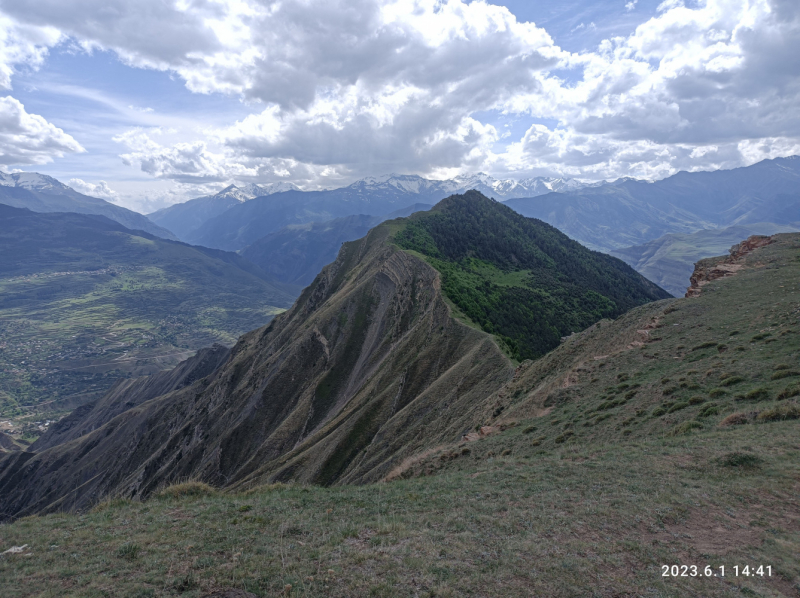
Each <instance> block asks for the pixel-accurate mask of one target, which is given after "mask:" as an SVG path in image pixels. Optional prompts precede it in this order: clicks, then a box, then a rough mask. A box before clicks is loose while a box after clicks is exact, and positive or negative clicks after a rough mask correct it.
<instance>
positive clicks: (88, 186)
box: [67, 179, 119, 202]
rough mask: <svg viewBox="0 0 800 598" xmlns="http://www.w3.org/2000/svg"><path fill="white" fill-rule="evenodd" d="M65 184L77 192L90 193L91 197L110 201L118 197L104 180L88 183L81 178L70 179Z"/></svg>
mask: <svg viewBox="0 0 800 598" xmlns="http://www.w3.org/2000/svg"><path fill="white" fill-rule="evenodd" d="M67 184H68V185H69V186H70V187H72V188H73V189H75V191H77V192H78V193H83V194H84V195H91V196H92V197H99V198H101V199H107V200H109V201H112V202H114V201H116V200H117V199H118V197H119V196H118V194H117V192H116V191H114V190H113V189H112V188H111V187H109V185H108V183H107V182H106V181H97V182H96V183H88V182H86V181H84V180H83V179H70V180H69V182H68V183H67Z"/></svg>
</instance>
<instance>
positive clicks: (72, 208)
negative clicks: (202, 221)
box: [0, 172, 177, 240]
mask: <svg viewBox="0 0 800 598" xmlns="http://www.w3.org/2000/svg"><path fill="white" fill-rule="evenodd" d="M0 204H5V205H8V206H13V207H16V208H27V209H29V210H32V211H34V212H74V213H78V214H97V215H100V216H105V217H106V218H110V219H111V220H113V221H115V222H118V223H119V224H121V225H122V226H124V227H126V228H129V229H132V230H142V231H144V232H147V233H150V234H152V235H156V236H158V237H161V238H162V239H172V240H177V237H176V236H175V235H174V234H173V233H172V232H170V231H168V230H167V229H165V228H162V227H160V226H158V225H156V224H154V223H153V222H152V221H150V220H149V219H148V218H147V217H146V216H143V215H142V214H139V213H137V212H134V211H132V210H128V209H127V208H123V207H120V206H115V205H114V204H112V203H110V202H107V201H106V200H104V199H100V198H98V197H90V196H88V195H83V194H82V193H78V192H77V191H75V190H74V189H73V188H72V187H68V186H67V185H65V184H63V183H61V182H60V181H57V180H56V179H54V178H53V177H49V176H47V175H44V174H39V173H36V172H16V173H12V174H6V173H3V172H0Z"/></svg>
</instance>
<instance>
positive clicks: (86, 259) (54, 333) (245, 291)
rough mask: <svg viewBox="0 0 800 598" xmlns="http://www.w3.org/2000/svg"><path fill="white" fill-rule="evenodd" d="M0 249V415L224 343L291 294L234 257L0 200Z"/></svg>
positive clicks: (101, 387) (69, 404) (86, 391)
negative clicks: (21, 206)
mask: <svg viewBox="0 0 800 598" xmlns="http://www.w3.org/2000/svg"><path fill="white" fill-rule="evenodd" d="M0 254H2V255H3V260H2V262H1V263H0V414H3V415H6V416H8V415H16V416H21V415H23V414H26V413H28V412H30V411H31V409H33V408H36V409H35V410H34V411H35V413H36V419H40V418H39V415H40V414H41V412H42V410H47V409H49V410H52V411H63V410H65V409H70V408H73V407H75V406H77V405H78V404H81V403H84V402H87V401H88V400H92V399H93V398H94V397H96V396H99V394H101V393H102V392H103V391H105V390H106V389H107V388H108V387H109V386H110V385H111V384H112V383H113V381H114V380H115V379H116V378H118V377H119V376H125V375H131V374H137V375H138V374H143V373H150V372H153V371H159V370H162V369H165V368H169V367H172V366H174V365H175V364H177V363H178V362H180V361H181V360H183V359H185V358H186V357H188V356H189V355H191V354H192V353H193V352H194V351H195V350H197V349H198V348H200V347H203V346H208V345H210V344H212V343H213V342H222V343H226V344H233V343H234V342H235V340H236V338H237V337H238V336H239V335H240V334H242V333H243V332H245V331H247V330H250V329H252V328H254V327H257V326H259V325H262V324H264V323H265V322H267V321H268V320H269V319H270V317H271V316H272V315H273V314H276V313H279V312H280V311H282V309H283V308H285V307H288V306H289V304H290V303H291V301H292V297H291V295H289V294H288V293H287V292H285V291H283V290H282V289H280V288H278V287H276V286H274V285H272V284H270V283H269V282H267V281H266V280H264V279H263V278H260V277H259V276H257V274H258V271H257V269H256V268H254V267H253V266H252V265H251V264H249V263H248V262H246V261H245V260H243V259H242V258H240V257H239V256H236V255H235V254H229V253H225V252H220V251H216V250H205V249H203V248H195V247H190V246H188V245H185V244H182V243H177V242H172V241H166V240H163V239H160V238H158V237H155V236H152V235H149V234H147V233H142V232H137V231H131V230H128V229H126V228H124V227H122V226H121V225H118V224H117V223H114V222H112V221H110V220H108V219H105V218H103V217H100V216H89V215H81V214H38V213H33V212H30V211H28V210H20V209H16V208H11V207H7V206H0ZM261 275H262V276H263V273H261ZM22 423H24V422H22ZM17 427H18V428H19V426H17Z"/></svg>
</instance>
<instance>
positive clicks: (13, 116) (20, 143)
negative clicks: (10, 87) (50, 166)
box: [0, 96, 86, 164]
mask: <svg viewBox="0 0 800 598" xmlns="http://www.w3.org/2000/svg"><path fill="white" fill-rule="evenodd" d="M84 151H86V150H84V149H83V147H81V145H80V144H79V143H78V142H77V141H75V139H73V138H72V137H70V136H69V135H67V134H66V133H64V131H62V130H61V129H59V128H58V127H56V126H55V125H53V124H51V123H49V122H47V121H46V120H45V119H44V118H42V117H41V116H39V115H38V114H28V113H27V112H26V111H25V107H24V106H23V105H22V104H21V103H20V102H19V101H18V100H15V99H14V98H12V97H11V96H6V97H0V164H47V163H48V162H52V161H53V159H54V158H60V157H61V156H63V155H64V154H66V153H76V152H84Z"/></svg>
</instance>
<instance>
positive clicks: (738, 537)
mask: <svg viewBox="0 0 800 598" xmlns="http://www.w3.org/2000/svg"><path fill="white" fill-rule="evenodd" d="M736 265H739V266H740V268H739V269H737V271H736V273H735V275H733V276H730V277H726V278H722V279H719V280H716V281H713V282H711V283H709V284H708V285H706V286H704V287H703V290H702V293H701V295H700V297H698V298H693V299H673V300H666V301H660V302H657V303H652V304H648V305H645V306H641V307H638V308H635V309H634V310H632V311H631V312H628V313H627V314H625V315H624V316H623V317H621V318H619V319H617V320H616V321H613V322H610V321H604V322H601V323H600V324H598V325H596V326H593V327H592V328H590V329H589V330H586V331H584V332H582V333H579V334H577V335H575V336H573V337H572V338H570V339H569V340H568V341H566V342H564V343H563V344H561V345H560V346H559V347H558V348H557V349H556V350H555V351H552V352H551V353H549V354H548V355H546V356H545V357H544V358H542V359H539V360H537V361H535V362H524V363H523V364H521V365H520V367H519V368H518V369H517V371H516V373H515V375H514V377H513V379H512V380H510V381H509V382H508V383H507V384H506V385H505V386H504V387H503V388H502V389H501V390H499V391H498V392H497V393H496V394H495V395H494V401H493V402H491V403H487V405H486V407H487V411H486V413H485V416H484V420H483V422H482V423H483V424H485V425H484V428H483V429H482V430H481V431H480V432H478V431H476V432H475V433H473V434H470V435H469V436H467V438H466V439H462V440H458V439H456V438H454V439H453V441H452V442H450V443H442V444H441V445H439V446H437V447H433V448H430V449H428V450H426V451H424V452H420V453H419V454H418V455H416V457H414V458H411V459H408V460H406V461H405V462H404V463H403V464H402V465H401V466H400V467H397V468H396V469H395V470H394V471H393V472H392V473H391V474H390V475H389V476H387V477H388V478H390V480H391V481H388V482H385V483H378V484H373V485H368V486H361V487H356V486H350V487H332V488H319V487H313V486H303V485H294V486H287V485H283V484H275V485H271V486H259V487H254V488H252V489H250V490H248V491H245V492H243V491H241V489H240V491H239V492H236V493H233V492H220V491H214V490H211V489H208V488H204V487H203V486H200V485H184V486H178V487H172V488H170V489H168V490H166V491H165V492H163V493H161V494H160V495H159V496H157V497H154V498H152V499H150V500H148V501H145V502H130V501H126V500H121V499H120V500H115V501H111V502H106V503H103V504H100V505H98V506H97V507H96V508H95V509H94V510H92V511H91V512H90V513H86V514H81V515H62V514H58V515H49V516H46V517H28V518H25V519H23V520H20V521H18V522H16V523H14V524H11V525H4V526H0V549H2V550H7V549H9V548H11V547H12V546H19V547H22V546H25V547H24V548H22V549H21V551H20V552H19V553H16V554H8V555H5V556H3V557H2V558H0V588H1V589H2V593H3V595H6V596H10V597H17V596H56V595H59V596H60V595H76V596H77V595H81V596H102V595H115V596H169V595H178V594H180V595H184V596H195V597H197V596H201V595H204V594H205V593H207V592H210V591H214V590H221V589H225V588H241V589H246V590H248V591H250V592H253V593H255V594H256V595H258V596H286V595H297V596H341V597H349V596H387V597H389V596H391V597H394V596H469V595H474V596H484V595H502V596H511V597H515V596H519V597H527V596H532V595H536V596H553V597H560V596H663V597H675V598H678V597H684V596H704V597H739V596H762V597H765V598H766V597H780V596H784V597H793V596H797V594H798V592H800V564H798V560H797V554H798V553H800V525H798V523H799V522H800V500H799V499H798V493H797V491H798V485H797V484H798V479H800V443H798V431H800V428H799V426H800V419H798V417H800V404H798V397H800V382H799V381H800V371H798V368H797V363H798V346H800V345H798V342H797V339H798V335H799V334H800V325H799V324H798V313H800V312H798V310H799V309H800V286H798V281H800V235H779V236H777V237H776V238H775V242H774V243H773V244H771V245H768V246H766V247H762V248H760V249H757V250H756V251H755V252H753V253H752V254H750V255H747V256H745V257H744V258H743V259H742V260H741V261H740V262H739V263H738V264H736ZM26 555H30V556H26ZM663 565H679V566H680V565H687V566H691V565H696V566H697V567H698V570H699V572H701V573H702V572H703V570H704V568H705V567H706V566H710V567H712V568H713V571H714V572H716V573H717V577H709V578H706V577H703V576H700V577H691V576H687V577H680V576H679V577H663V576H662V566H663ZM745 565H748V566H749V568H750V569H749V572H751V575H749V576H745V575H742V574H741V573H742V571H743V567H744V566H745ZM722 566H724V567H725V572H726V575H725V577H720V576H719V571H720V569H719V567H722ZM734 566H738V567H739V571H740V574H739V575H738V576H736V575H735V574H734V569H733V568H734ZM760 566H763V567H764V569H763V571H764V574H763V575H759V574H758V573H757V571H758V568H759V567H760ZM767 567H769V568H770V569H769V570H768V569H767ZM768 571H771V576H767V572H768ZM288 586H291V587H288Z"/></svg>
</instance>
